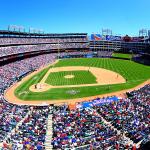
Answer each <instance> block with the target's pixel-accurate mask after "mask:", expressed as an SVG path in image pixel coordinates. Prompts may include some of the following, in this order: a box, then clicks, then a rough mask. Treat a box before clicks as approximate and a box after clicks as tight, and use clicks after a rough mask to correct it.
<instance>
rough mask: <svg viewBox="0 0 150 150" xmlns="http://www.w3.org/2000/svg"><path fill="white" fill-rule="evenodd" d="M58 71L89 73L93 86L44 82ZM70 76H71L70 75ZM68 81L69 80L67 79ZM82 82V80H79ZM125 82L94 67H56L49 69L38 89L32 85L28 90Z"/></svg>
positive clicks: (115, 74)
mask: <svg viewBox="0 0 150 150" xmlns="http://www.w3.org/2000/svg"><path fill="white" fill-rule="evenodd" d="M60 71H89V72H91V74H93V75H94V76H95V77H96V82H97V83H95V84H78V85H63V86H62V85H61V86H52V85H49V84H47V83H45V82H46V79H47V78H48V76H49V74H50V73H51V72H60ZM70 76H71V75H70ZM68 80H69V79H68ZM81 80H82V78H81ZM125 82H126V80H125V79H124V78H123V77H122V76H121V75H120V74H118V73H116V72H113V71H110V70H106V69H102V68H96V67H84V66H71V67H56V68H50V69H49V71H48V72H47V73H46V74H45V76H44V77H43V79H42V80H41V81H40V82H39V83H38V84H37V86H38V88H35V85H32V86H31V87H30V88H29V89H30V91H32V92H45V91H47V90H49V89H52V88H68V87H70V88H72V87H85V86H97V85H108V84H119V83H125Z"/></svg>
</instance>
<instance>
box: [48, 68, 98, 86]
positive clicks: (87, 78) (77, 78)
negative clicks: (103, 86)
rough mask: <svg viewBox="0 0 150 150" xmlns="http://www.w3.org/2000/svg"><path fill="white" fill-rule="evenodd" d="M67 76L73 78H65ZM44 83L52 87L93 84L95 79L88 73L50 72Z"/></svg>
mask: <svg viewBox="0 0 150 150" xmlns="http://www.w3.org/2000/svg"><path fill="white" fill-rule="evenodd" d="M67 75H73V76H74V77H73V78H65V76H67ZM46 83H47V84H50V85H53V86H61V85H77V84H94V83H97V82H96V77H95V76H94V75H93V74H92V73H91V72H89V71H82V70H81V71H61V72H51V73H50V74H49V76H48V78H47V79H46Z"/></svg>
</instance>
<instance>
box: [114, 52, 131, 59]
mask: <svg viewBox="0 0 150 150" xmlns="http://www.w3.org/2000/svg"><path fill="white" fill-rule="evenodd" d="M112 56H113V57H119V58H126V59H131V58H132V55H131V54H123V53H113V55H112Z"/></svg>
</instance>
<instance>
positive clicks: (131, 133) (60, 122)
mask: <svg viewBox="0 0 150 150" xmlns="http://www.w3.org/2000/svg"><path fill="white" fill-rule="evenodd" d="M127 95H128V96H129V97H128V98H121V99H119V100H118V101H114V102H111V103H104V104H102V105H101V106H96V105H95V106H93V107H92V108H82V107H81V108H78V109H76V110H69V109H68V107H67V106H65V105H64V106H62V107H56V108H55V111H54V113H53V139H52V145H53V148H54V149H65V148H70V149H74V148H76V149H90V148H91V147H92V148H93V149H113V150H114V149H116V150H119V149H134V150H135V149H136V148H137V149H140V145H143V144H145V143H147V142H149V141H150V134H149V133H150V105H149V104H150V85H149V84H148V85H146V86H144V87H143V88H141V89H138V90H135V91H132V92H129V93H127ZM80 104H82V103H80ZM101 117H102V118H103V119H104V120H106V122H109V123H110V125H111V126H108V125H107V124H105V122H104V121H103V120H102V119H101ZM114 129H117V131H119V133H120V134H117V132H116V131H115V130H114ZM124 137H127V138H129V139H130V140H131V141H132V144H131V143H130V144H128V142H126V140H125V138H124ZM139 143H140V144H139ZM141 143H142V144H141ZM141 149H142V147H141Z"/></svg>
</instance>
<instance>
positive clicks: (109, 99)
mask: <svg viewBox="0 0 150 150" xmlns="http://www.w3.org/2000/svg"><path fill="white" fill-rule="evenodd" d="M118 100H119V98H118V97H116V96H113V97H107V98H97V99H94V100H93V101H91V102H83V103H82V104H78V105H77V106H76V107H77V108H90V107H93V106H101V105H103V104H106V103H112V102H115V101H118Z"/></svg>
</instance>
